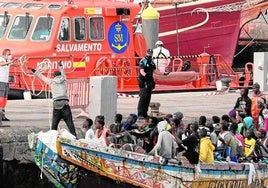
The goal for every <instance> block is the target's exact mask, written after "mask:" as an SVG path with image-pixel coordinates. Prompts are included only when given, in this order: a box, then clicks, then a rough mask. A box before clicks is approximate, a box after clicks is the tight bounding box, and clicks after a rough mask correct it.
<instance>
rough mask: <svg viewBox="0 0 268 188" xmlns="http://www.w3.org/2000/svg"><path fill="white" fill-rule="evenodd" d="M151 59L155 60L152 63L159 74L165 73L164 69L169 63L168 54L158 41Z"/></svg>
mask: <svg viewBox="0 0 268 188" xmlns="http://www.w3.org/2000/svg"><path fill="white" fill-rule="evenodd" d="M153 58H155V61H154V62H155V65H156V69H158V70H159V71H160V72H165V71H166V67H167V66H168V65H169V63H170V52H169V50H168V49H166V48H164V44H163V42H162V41H160V40H159V41H157V42H156V43H155V49H154V50H153Z"/></svg>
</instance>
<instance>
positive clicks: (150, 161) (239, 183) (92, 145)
mask: <svg viewBox="0 0 268 188" xmlns="http://www.w3.org/2000/svg"><path fill="white" fill-rule="evenodd" d="M48 134H49V133H48ZM44 135H46V136H47V134H44ZM32 137H34V138H35V139H29V142H30V140H34V142H32V141H31V142H32V143H35V144H31V146H32V147H31V148H32V149H33V153H34V156H35V159H36V164H37V165H38V166H39V167H40V168H41V169H43V170H46V171H47V172H48V173H49V175H50V176H52V177H53V178H52V179H53V180H54V181H55V180H57V181H58V183H61V184H62V185H63V186H66V183H68V182H67V181H64V179H63V180H62V179H61V178H60V177H62V176H63V174H64V172H65V171H64V168H62V166H65V167H69V168H70V167H72V168H77V173H78V172H79V170H81V169H85V170H87V171H90V172H95V173H98V174H100V175H101V176H105V177H108V178H110V179H113V180H115V181H120V182H127V183H128V184H132V185H135V186H139V187H148V188H149V187H155V188H158V187H159V188H166V187H168V188H172V187H174V188H178V187H198V188H202V187H204V188H205V187H206V188H207V187H210V188H211V187H243V188H244V187H245V188H247V187H254V188H256V187H259V188H263V187H265V186H268V168H267V164H265V163H227V162H217V163H215V164H200V166H199V167H198V166H194V165H192V164H190V163H189V162H188V161H187V160H186V159H184V158H180V159H171V160H166V159H164V158H162V157H159V156H151V155H146V154H140V153H135V152H129V151H124V150H122V149H117V148H112V147H106V146H103V145H101V144H100V143H96V142H88V141H82V140H76V139H72V138H71V137H69V136H67V137H66V136H63V135H58V137H57V139H54V141H52V139H50V141H51V142H53V143H52V145H53V146H51V144H48V143H44V141H42V139H41V138H40V136H36V135H33V134H32ZM55 144H56V147H57V149H56V150H55V148H54V149H52V148H53V147H55ZM52 151H53V152H52ZM41 161H42V163H41ZM40 164H43V165H40ZM55 165H56V166H55ZM42 166H43V167H42ZM77 173H76V174H77Z"/></svg>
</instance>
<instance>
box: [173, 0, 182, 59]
mask: <svg viewBox="0 0 268 188" xmlns="http://www.w3.org/2000/svg"><path fill="white" fill-rule="evenodd" d="M178 4H179V2H176V3H174V4H173V5H174V6H175V12H176V22H175V23H176V47H177V50H178V51H177V55H180V49H179V31H178Z"/></svg>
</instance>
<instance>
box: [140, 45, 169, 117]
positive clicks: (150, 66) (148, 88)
mask: <svg viewBox="0 0 268 188" xmlns="http://www.w3.org/2000/svg"><path fill="white" fill-rule="evenodd" d="M152 55H153V50H152V49H148V50H147V53H146V56H145V57H144V58H142V59H141V61H140V62H139V76H138V83H139V88H140V93H139V96H140V99H139V103H138V117H139V118H144V117H148V114H147V112H148V107H149V105H150V101H151V95H152V91H153V89H154V88H155V82H154V77H153V74H158V75H168V74H169V73H168V72H164V73H161V72H160V71H159V70H157V69H156V66H155V63H154V60H153V59H152Z"/></svg>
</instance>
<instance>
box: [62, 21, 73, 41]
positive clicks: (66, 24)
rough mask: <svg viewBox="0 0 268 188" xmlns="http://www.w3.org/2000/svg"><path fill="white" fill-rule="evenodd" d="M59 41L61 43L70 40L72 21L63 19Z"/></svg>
mask: <svg viewBox="0 0 268 188" xmlns="http://www.w3.org/2000/svg"><path fill="white" fill-rule="evenodd" d="M59 40H60V41H69V40H70V19H69V18H63V19H62V21H61V27H60V33H59Z"/></svg>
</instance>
